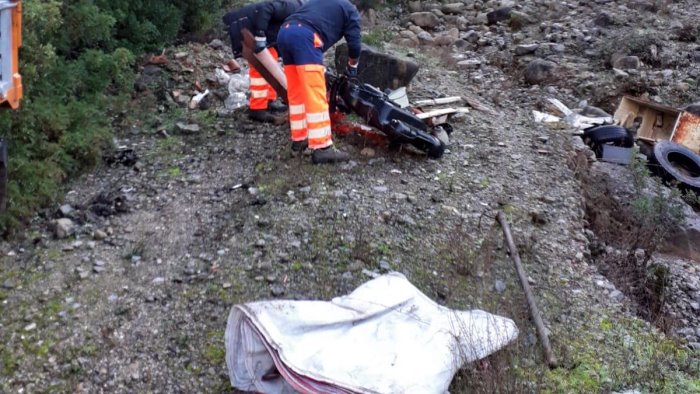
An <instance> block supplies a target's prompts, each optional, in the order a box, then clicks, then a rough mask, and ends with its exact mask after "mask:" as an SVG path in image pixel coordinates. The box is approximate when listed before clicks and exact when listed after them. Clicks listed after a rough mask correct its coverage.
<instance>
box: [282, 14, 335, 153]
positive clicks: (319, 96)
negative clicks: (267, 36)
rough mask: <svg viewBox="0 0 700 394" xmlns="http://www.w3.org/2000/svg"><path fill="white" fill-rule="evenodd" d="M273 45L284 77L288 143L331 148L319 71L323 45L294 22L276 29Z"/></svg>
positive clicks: (322, 72)
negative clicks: (290, 138) (298, 142)
mask: <svg viewBox="0 0 700 394" xmlns="http://www.w3.org/2000/svg"><path fill="white" fill-rule="evenodd" d="M277 45H278V47H279V50H280V54H281V55H282V59H283V61H284V74H285V76H286V77H287V99H288V100H287V101H288V102H289V124H290V129H291V134H292V141H304V140H306V139H308V142H309V148H311V149H323V148H327V147H329V146H330V145H332V144H333V138H332V135H331V120H330V116H329V114H328V101H327V100H328V98H327V97H326V77H325V68H324V67H323V42H321V38H320V37H319V35H318V33H316V32H314V31H313V30H312V29H310V28H309V27H307V26H304V25H302V24H301V23H298V22H291V23H287V24H285V25H284V26H283V28H282V29H280V34H279V35H278V36H277Z"/></svg>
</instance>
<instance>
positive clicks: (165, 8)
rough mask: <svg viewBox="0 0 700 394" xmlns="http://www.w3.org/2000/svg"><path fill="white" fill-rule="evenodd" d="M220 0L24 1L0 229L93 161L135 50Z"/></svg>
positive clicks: (125, 94)
mask: <svg viewBox="0 0 700 394" xmlns="http://www.w3.org/2000/svg"><path fill="white" fill-rule="evenodd" d="M221 5H222V0H173V1H171V0H133V1H113V0H26V1H25V2H24V9H23V24H24V29H23V47H22V50H21V53H20V61H21V64H20V68H21V72H22V75H23V85H24V89H25V95H24V100H23V101H22V103H21V108H20V109H19V110H18V111H13V112H9V111H2V112H0V135H1V136H3V137H4V138H5V139H6V140H7V143H8V146H9V150H10V159H9V163H8V164H9V168H8V173H9V184H8V190H7V212H5V213H3V214H2V215H0V232H1V233H3V234H4V235H7V234H8V232H9V231H10V229H12V228H14V227H15V226H16V225H18V224H20V223H26V222H27V221H28V219H29V218H30V217H31V215H32V214H33V212H34V211H36V210H37V209H38V208H40V207H43V206H46V205H48V204H50V203H52V202H53V201H54V199H55V198H56V197H58V193H59V191H60V185H61V183H62V182H63V181H65V180H66V179H67V178H68V177H70V176H74V175H76V174H79V173H80V172H81V171H83V170H85V169H86V168H89V167H90V166H93V165H95V164H96V163H98V162H99V160H100V155H101V153H102V151H103V150H104V149H105V148H107V147H109V144H110V141H111V130H110V120H109V119H110V114H113V113H115V112H117V111H118V110H119V109H120V106H121V105H122V104H124V103H126V100H128V98H129V93H130V91H131V90H132V87H133V81H134V60H135V56H134V53H140V52H142V51H145V50H151V49H154V48H158V47H159V46H161V45H164V44H166V43H167V42H170V41H172V40H174V39H175V38H176V37H177V35H178V34H180V33H186V32H189V31H195V30H199V29H207V28H209V27H211V26H213V25H214V24H215V23H216V22H218V20H219V17H218V14H219V13H218V11H219V10H220V7H221Z"/></svg>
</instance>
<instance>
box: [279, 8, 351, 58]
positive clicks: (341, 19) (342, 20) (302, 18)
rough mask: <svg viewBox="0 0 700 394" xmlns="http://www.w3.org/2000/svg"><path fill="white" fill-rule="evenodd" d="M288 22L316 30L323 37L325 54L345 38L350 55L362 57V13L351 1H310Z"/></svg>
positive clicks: (291, 16)
mask: <svg viewBox="0 0 700 394" xmlns="http://www.w3.org/2000/svg"><path fill="white" fill-rule="evenodd" d="M287 21H299V22H302V23H304V24H306V25H308V26H309V27H311V28H312V29H314V30H315V31H316V32H317V33H318V34H319V35H320V36H321V40H322V41H323V51H324V52H325V51H327V50H328V49H329V48H330V47H332V46H333V45H335V43H337V42H338V41H340V39H341V38H343V37H345V41H347V43H348V55H349V56H350V57H351V58H353V59H357V58H358V57H360V49H361V46H362V40H361V38H360V13H359V12H358V11H357V8H355V6H354V5H353V4H352V3H351V2H350V1H349V0H309V1H308V2H307V3H305V4H304V5H303V6H301V8H299V9H298V10H297V11H296V12H295V13H293V14H292V15H290V16H289V17H288V18H287Z"/></svg>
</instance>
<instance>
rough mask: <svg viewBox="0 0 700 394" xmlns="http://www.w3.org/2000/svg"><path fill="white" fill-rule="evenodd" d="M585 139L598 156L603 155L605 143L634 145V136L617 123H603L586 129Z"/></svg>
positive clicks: (624, 145)
mask: <svg viewBox="0 0 700 394" xmlns="http://www.w3.org/2000/svg"><path fill="white" fill-rule="evenodd" d="M583 140H584V141H585V142H586V144H588V146H590V147H591V149H593V152H595V156H596V157H597V158H601V157H603V145H613V146H621V147H623V148H631V147H633V146H634V138H632V135H631V134H630V133H628V132H627V130H626V129H625V128H624V127H620V126H615V125H602V126H595V127H591V128H589V129H586V130H585V131H584V133H583Z"/></svg>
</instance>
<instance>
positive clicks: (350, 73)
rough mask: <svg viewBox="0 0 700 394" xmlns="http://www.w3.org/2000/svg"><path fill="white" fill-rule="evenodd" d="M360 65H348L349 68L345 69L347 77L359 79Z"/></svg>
mask: <svg viewBox="0 0 700 394" xmlns="http://www.w3.org/2000/svg"><path fill="white" fill-rule="evenodd" d="M358 65H359V63H355V64H354V65H353V64H350V63H348V67H347V68H346V69H345V76H347V77H348V78H350V79H357V66H358Z"/></svg>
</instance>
